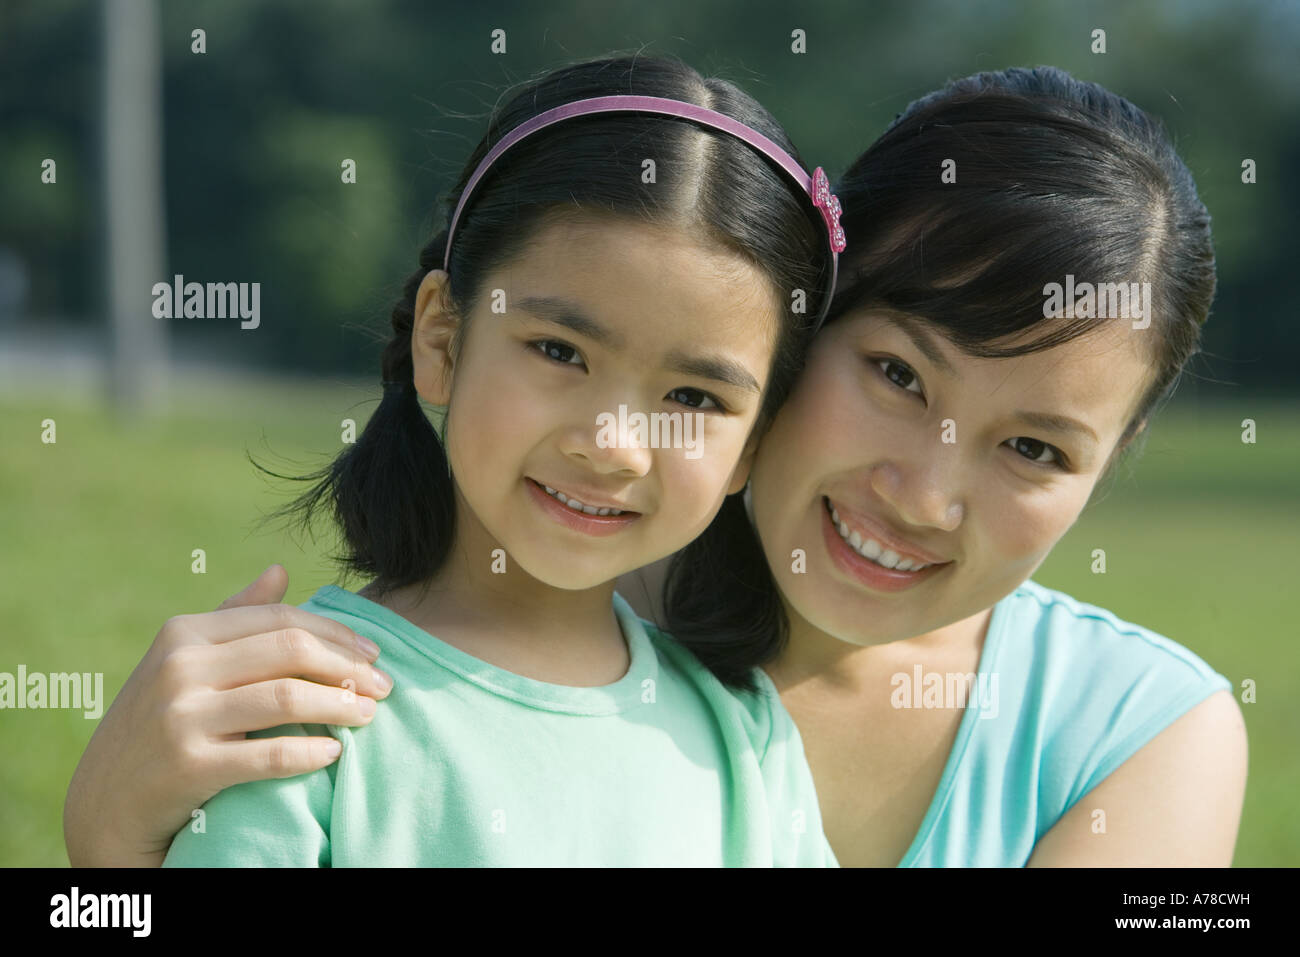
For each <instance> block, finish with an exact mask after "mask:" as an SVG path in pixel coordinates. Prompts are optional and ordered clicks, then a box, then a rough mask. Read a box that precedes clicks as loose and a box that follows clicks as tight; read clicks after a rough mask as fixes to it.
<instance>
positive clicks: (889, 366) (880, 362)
mask: <svg viewBox="0 0 1300 957" xmlns="http://www.w3.org/2000/svg"><path fill="white" fill-rule="evenodd" d="M874 361H875V363H876V365H877V366H879V367H880V371H881V372H883V373H884V374H885V378H886V379H888V380H889V381H890V382H892V383H894V385H896V386H898V387H899V388H900V389H906V390H907V391H908V392H915V393H916V394H917V395H921V383H920V382H918V381H917V380H916V373H915V372H913V371H912V370H911V369H909V368H908V367H907V366H905V365H903V363H901V362H899V361H898V360H896V359H876V360H874Z"/></svg>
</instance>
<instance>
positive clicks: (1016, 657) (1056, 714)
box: [990, 581, 1232, 807]
mask: <svg viewBox="0 0 1300 957" xmlns="http://www.w3.org/2000/svg"><path fill="white" fill-rule="evenodd" d="M999 604H1000V605H1001V608H1000V609H999V611H1000V621H998V622H997V627H998V628H999V630H1000V632H1001V634H1000V647H999V648H998V653H997V655H996V661H995V662H993V663H992V664H991V665H990V667H991V669H992V670H993V671H994V672H995V673H1001V674H1002V676H1003V678H1004V687H1003V689H1002V690H1003V693H1004V695H1006V699H1007V700H1004V704H1005V705H1006V706H1009V709H1010V710H1012V711H1013V712H1015V715H1014V716H1013V717H1012V718H1011V720H1012V721H1013V723H1014V724H1015V725H1017V728H1018V730H1017V731H1016V732H1015V734H1016V735H1019V736H1024V735H1030V736H1032V737H1033V738H1034V739H1035V740H1036V744H1035V746H1034V748H1033V749H1032V750H1034V751H1035V752H1036V753H1039V754H1040V755H1041V762H1042V765H1043V767H1042V769H1041V770H1042V772H1043V773H1046V774H1047V775H1049V776H1051V777H1054V778H1056V779H1058V780H1059V781H1060V783H1062V784H1063V785H1065V786H1066V790H1065V792H1063V794H1062V795H1061V798H1062V801H1061V806H1062V807H1068V806H1069V805H1070V804H1071V803H1072V802H1073V800H1075V799H1077V798H1078V797H1079V796H1080V795H1081V794H1084V793H1087V791H1088V790H1089V789H1090V788H1091V787H1092V786H1094V785H1095V784H1096V783H1097V782H1098V781H1099V780H1101V779H1102V778H1103V777H1105V776H1106V775H1107V774H1109V773H1110V772H1111V771H1112V770H1114V768H1115V767H1117V766H1118V765H1119V764H1120V763H1122V762H1123V761H1124V760H1126V759H1127V758H1128V757H1129V756H1130V755H1132V754H1133V753H1134V752H1135V751H1136V750H1137V749H1138V748H1139V747H1141V746H1142V745H1143V744H1145V743H1146V742H1147V741H1149V740H1150V739H1151V738H1152V737H1154V736H1155V735H1156V734H1157V733H1159V732H1160V731H1161V730H1163V729H1164V728H1165V727H1168V726H1169V724H1171V723H1172V722H1173V721H1174V720H1176V719H1177V718H1179V717H1180V716H1182V715H1183V714H1185V713H1186V712H1187V711H1189V710H1190V709H1191V708H1193V707H1195V706H1196V705H1197V704H1199V703H1200V702H1201V701H1203V700H1205V699H1206V698H1207V697H1209V696H1210V695H1211V694H1214V693H1215V692H1217V691H1223V690H1230V689H1231V688H1232V684H1231V682H1229V681H1228V679H1227V678H1225V677H1224V676H1223V675H1221V674H1219V673H1218V672H1217V671H1215V669H1214V668H1213V667H1211V666H1210V665H1209V664H1208V663H1207V662H1206V661H1205V660H1203V659H1202V658H1201V657H1200V656H1199V655H1197V654H1196V653H1195V652H1194V651H1192V650H1191V649H1190V648H1188V647H1186V646H1184V645H1182V644H1180V643H1179V642H1177V641H1174V640H1173V639H1172V638H1169V637H1167V636H1165V635H1162V634H1160V633H1158V632H1156V631H1154V630H1152V629H1150V628H1147V627H1145V626H1143V625H1139V624H1136V623H1134V622H1131V621H1126V620H1125V619H1123V618H1121V617H1119V616H1118V615H1116V614H1115V613H1114V612H1111V611H1109V610H1107V609H1105V608H1101V607H1099V606H1097V605H1093V604H1090V603H1088V602H1085V601H1081V600H1079V599H1077V598H1075V597H1073V596H1071V595H1068V594H1066V593H1064V592H1061V591H1057V590H1055V589H1051V588H1047V587H1044V586H1043V585H1040V584H1038V583H1036V582H1032V581H1030V582H1025V583H1024V584H1023V585H1021V586H1020V587H1019V588H1017V589H1016V591H1015V592H1013V593H1012V594H1011V595H1009V596H1007V598H1006V599H1004V602H1002V603H999ZM1008 673H1010V675H1014V679H1013V680H1012V681H1011V682H1010V684H1011V687H1010V688H1007V687H1005V684H1006V682H1005V678H1006V677H1007V676H1008ZM1008 692H1010V693H1009V694H1008ZM1022 743H1023V742H1022ZM1067 782H1068V784H1067Z"/></svg>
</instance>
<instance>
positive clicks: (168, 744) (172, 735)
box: [63, 565, 392, 867]
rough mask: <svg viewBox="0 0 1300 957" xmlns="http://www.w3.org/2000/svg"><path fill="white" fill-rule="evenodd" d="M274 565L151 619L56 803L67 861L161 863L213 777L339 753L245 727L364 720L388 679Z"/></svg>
mask: <svg viewBox="0 0 1300 957" xmlns="http://www.w3.org/2000/svg"><path fill="white" fill-rule="evenodd" d="M288 585H289V575H288V572H286V571H285V570H284V568H283V567H282V566H280V565H272V566H271V567H270V568H268V569H267V570H266V571H264V572H262V574H261V575H260V576H259V577H258V578H257V580H256V581H254V582H253V583H252V584H251V585H249V586H248V587H247V588H245V589H244V590H243V591H242V592H240V593H239V594H238V595H235V596H234V597H232V598H228V599H226V600H225V601H224V602H222V603H221V605H220V606H218V608H217V610H216V611H214V612H208V613H206V614H197V615H178V616H176V617H175V618H171V619H169V620H168V621H167V623H166V624H164V625H163V627H162V629H161V630H160V631H159V632H158V635H157V636H156V637H155V638H154V641H153V645H152V646H151V647H150V648H149V651H148V653H147V654H145V656H144V659H143V660H142V661H141V662H140V664H139V665H137V666H136V669H135V671H134V672H132V673H131V677H130V678H128V679H127V682H126V684H125V685H123V687H122V690H121V692H120V693H119V694H118V696H117V698H116V699H114V701H113V704H112V707H110V708H109V709H108V712H107V713H106V714H105V715H104V717H103V720H102V721H100V723H99V727H98V728H97V729H96V730H95V733H94V735H93V736H92V737H91V739H90V744H89V745H88V746H87V748H86V753H85V754H83V755H82V756H81V762H80V763H79V764H78V765H77V770H76V772H75V773H74V774H73V776H72V781H71V783H70V784H69V786H68V797H67V801H66V803H65V804H64V807H63V835H64V842H65V844H66V845H67V849H68V859H69V860H70V861H71V862H72V864H73V865H74V866H98V867H103V866H110V867H132V866H137V867H148V866H158V865H160V864H162V861H163V858H164V857H166V855H167V849H168V847H169V846H170V844H171V840H172V836H173V835H174V834H175V833H176V832H177V831H178V830H180V829H181V828H182V827H183V826H184V825H185V824H186V823H187V822H188V821H189V820H190V815H191V812H192V811H193V810H194V809H195V808H198V807H199V806H200V805H202V804H203V803H204V802H205V801H207V800H208V798H210V797H212V795H214V794H216V793H217V792H218V791H220V790H222V789H223V788H227V787H229V786H230V785H232V784H238V783H241V782H244V781H254V780H258V779H261V778H282V777H291V776H292V775H295V774H302V773H304V772H307V771H314V770H316V769H318V768H323V767H325V766H326V765H328V764H330V763H331V762H333V761H334V760H335V759H337V757H338V755H339V747H340V745H339V742H338V741H336V740H335V739H334V738H329V737H318V738H311V737H277V738H253V739H249V738H246V737H245V734H246V733H247V732H249V731H255V730H260V729H264V728H273V727H276V726H278V725H282V724H341V725H364V724H367V723H368V722H369V721H370V719H371V717H372V716H373V715H374V712H375V700H376V699H377V698H383V697H384V696H385V695H387V694H388V691H389V689H390V687H391V684H392V681H391V679H389V678H388V676H387V675H384V674H383V673H382V672H379V671H377V670H376V669H375V668H372V667H371V662H372V661H374V660H375V658H376V657H377V656H378V654H379V649H378V648H377V647H376V646H375V645H374V644H373V643H371V642H370V641H368V640H367V639H364V638H361V637H360V636H358V635H357V634H356V633H355V632H353V631H352V630H351V629H350V628H348V627H347V626H346V625H343V624H341V623H340V622H337V621H333V620H332V619H329V618H323V617H321V616H319V615H313V614H311V613H309V612H306V611H303V610H301V609H299V608H295V607H294V606H293V605H284V604H280V600H281V599H282V598H283V597H284V593H285V590H286V589H287V588H288Z"/></svg>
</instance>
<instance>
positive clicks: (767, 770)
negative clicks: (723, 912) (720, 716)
mask: <svg viewBox="0 0 1300 957" xmlns="http://www.w3.org/2000/svg"><path fill="white" fill-rule="evenodd" d="M755 681H756V682H757V684H758V688H759V690H758V693H757V694H751V693H748V692H736V697H737V698H739V699H740V700H741V702H742V703H744V704H745V705H746V709H747V711H748V712H749V714H750V716H751V718H752V719H753V726H752V731H753V735H754V745H755V748H756V749H757V752H758V755H759V767H760V769H761V772H762V777H763V785H764V788H765V790H766V792H767V801H768V808H769V810H770V813H771V819H772V865H773V866H774V867H838V866H839V862H838V861H837V860H836V859H835V852H834V851H833V850H831V845H830V842H829V841H828V840H827V839H826V833H825V831H824V830H823V828H822V816H821V807H820V805H819V804H818V802H817V789H816V787H815V786H814V784H813V777H812V770H811V769H810V768H809V767H808V759H807V757H806V756H805V754H804V749H803V738H801V737H800V735H799V729H798V727H796V725H795V723H794V719H793V718H791V717H790V712H788V711H786V710H785V705H783V704H782V703H781V695H780V692H778V691H777V690H776V686H775V685H773V684H772V681H771V679H770V678H768V677H767V674H766V673H765V672H763V671H762V670H761V669H755Z"/></svg>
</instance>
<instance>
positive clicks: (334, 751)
mask: <svg viewBox="0 0 1300 957" xmlns="http://www.w3.org/2000/svg"><path fill="white" fill-rule="evenodd" d="M342 753H343V742H342V741H329V742H327V743H326V744H325V756H326V757H330V758H337V757H338V756H339V755H340V754H342Z"/></svg>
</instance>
